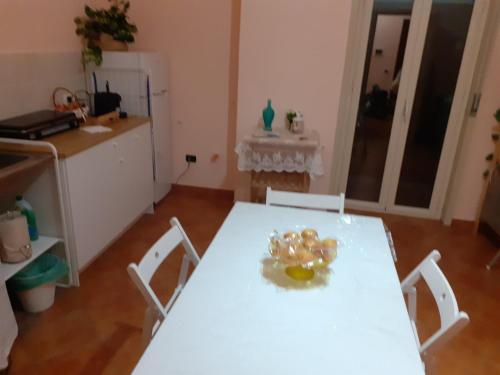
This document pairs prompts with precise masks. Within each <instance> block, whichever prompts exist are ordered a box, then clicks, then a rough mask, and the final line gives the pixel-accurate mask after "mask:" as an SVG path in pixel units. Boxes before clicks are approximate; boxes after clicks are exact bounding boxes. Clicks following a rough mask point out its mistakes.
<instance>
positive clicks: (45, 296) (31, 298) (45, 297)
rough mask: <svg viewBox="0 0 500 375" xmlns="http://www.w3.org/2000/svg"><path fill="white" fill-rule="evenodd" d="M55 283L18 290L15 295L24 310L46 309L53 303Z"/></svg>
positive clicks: (37, 310)
mask: <svg viewBox="0 0 500 375" xmlns="http://www.w3.org/2000/svg"><path fill="white" fill-rule="evenodd" d="M55 294H56V284H54V283H48V284H43V285H40V286H38V287H36V288H32V289H28V290H23V291H18V292H17V295H18V297H19V300H20V301H21V304H22V305H23V308H24V310H26V311H27V312H30V313H38V312H42V311H45V310H47V309H48V308H49V307H51V306H52V305H53V304H54V296H55Z"/></svg>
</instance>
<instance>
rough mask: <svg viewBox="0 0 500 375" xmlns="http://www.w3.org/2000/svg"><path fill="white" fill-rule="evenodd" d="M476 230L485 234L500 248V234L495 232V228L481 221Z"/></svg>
mask: <svg viewBox="0 0 500 375" xmlns="http://www.w3.org/2000/svg"><path fill="white" fill-rule="evenodd" d="M477 231H478V232H479V233H481V234H482V235H483V236H485V237H486V238H487V239H488V240H489V241H490V242H491V243H492V244H493V246H494V247H498V248H500V234H498V233H497V232H495V230H494V229H493V228H492V227H491V226H490V225H489V224H488V223H485V222H484V221H481V222H480V223H479V228H478V230H477Z"/></svg>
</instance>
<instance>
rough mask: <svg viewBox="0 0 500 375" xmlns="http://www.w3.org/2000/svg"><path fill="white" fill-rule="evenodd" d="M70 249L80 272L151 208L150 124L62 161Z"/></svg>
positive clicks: (152, 193) (152, 194) (152, 182)
mask: <svg viewBox="0 0 500 375" xmlns="http://www.w3.org/2000/svg"><path fill="white" fill-rule="evenodd" d="M61 164H62V168H63V169H64V175H65V185H66V189H65V190H66V194H67V199H66V202H67V203H68V204H67V206H68V207H67V209H66V210H67V217H68V223H69V225H68V226H69V232H70V237H71V238H72V241H71V242H72V244H71V245H70V246H71V247H73V248H74V251H73V253H76V256H77V260H78V268H79V269H80V270H81V269H82V268H84V267H85V266H87V265H88V264H89V263H90V262H91V261H92V260H93V259H94V258H95V257H96V256H97V255H98V254H99V253H100V252H101V251H102V250H103V249H104V248H105V247H106V246H108V245H109V244H110V243H111V242H112V241H113V240H114V239H115V238H116V237H118V236H119V235H120V234H121V233H122V232H123V231H124V230H125V229H127V228H128V227H129V226H130V225H131V224H132V223H133V222H134V221H135V220H136V219H137V218H138V217H139V216H140V215H141V214H142V213H144V212H145V211H146V210H147V209H148V208H150V207H152V204H153V201H154V181H153V167H152V146H151V135H150V125H149V123H145V124H143V125H141V126H138V127H136V128H134V129H132V130H130V131H128V132H126V133H122V134H120V135H118V136H116V137H114V138H112V139H110V140H108V141H106V142H103V143H100V144H98V145H96V146H94V147H92V148H89V149H87V150H85V151H83V152H80V153H78V154H76V155H74V156H71V157H69V158H67V159H64V160H62V161H61Z"/></svg>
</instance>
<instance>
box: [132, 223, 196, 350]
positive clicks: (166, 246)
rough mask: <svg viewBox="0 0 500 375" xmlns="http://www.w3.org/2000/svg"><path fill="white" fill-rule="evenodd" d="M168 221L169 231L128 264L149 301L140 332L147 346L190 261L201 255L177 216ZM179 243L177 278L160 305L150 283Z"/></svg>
mask: <svg viewBox="0 0 500 375" xmlns="http://www.w3.org/2000/svg"><path fill="white" fill-rule="evenodd" d="M170 224H171V225H172V228H170V229H169V230H168V232H166V233H165V234H164V235H163V236H162V237H161V238H160V239H159V240H158V241H157V242H156V243H155V244H154V245H153V246H152V247H151V248H150V249H149V250H148V252H147V253H146V254H145V255H144V257H143V258H142V260H141V261H140V263H139V265H137V264H135V263H131V264H129V266H128V267H127V271H128V273H129V275H130V277H131V278H132V280H133V281H134V283H135V285H136V286H137V288H138V289H139V291H140V292H141V294H142V296H143V297H144V299H145V300H146V303H147V304H148V307H147V309H146V315H145V318H144V325H143V332H142V339H143V344H144V346H147V344H148V343H149V341H151V338H152V337H153V336H154V334H155V333H156V331H157V329H158V327H159V326H160V324H161V322H162V321H163V320H164V319H165V318H166V316H167V314H168V312H169V311H170V309H171V308H172V306H173V304H174V302H175V301H176V299H177V297H178V296H179V294H180V293H181V291H182V289H183V288H184V285H185V284H186V281H187V275H188V271H189V263H193V265H194V266H195V267H196V266H197V265H198V263H199V262H200V257H199V256H198V254H197V253H196V250H195V249H194V247H193V244H192V243H191V241H190V240H189V238H188V236H187V235H186V233H185V232H184V229H182V226H181V224H180V223H179V220H177V218H175V217H174V218H172V219H170ZM181 243H182V246H183V247H184V251H185V254H184V257H183V259H182V265H181V270H180V273H179V281H178V284H177V287H176V288H175V291H174V293H173V294H172V296H171V297H170V299H169V300H168V302H167V304H166V305H165V306H163V305H162V304H161V302H160V300H159V299H158V297H157V296H156V294H155V292H154V291H153V289H152V288H151V286H150V285H149V283H150V282H151V278H152V277H153V275H154V274H155V272H156V270H157V269H158V267H159V266H160V265H161V263H162V262H163V261H164V260H165V258H166V257H167V256H168V255H169V254H170V253H171V252H172V250H174V249H175V248H176V247H177V246H178V245H179V244H181Z"/></svg>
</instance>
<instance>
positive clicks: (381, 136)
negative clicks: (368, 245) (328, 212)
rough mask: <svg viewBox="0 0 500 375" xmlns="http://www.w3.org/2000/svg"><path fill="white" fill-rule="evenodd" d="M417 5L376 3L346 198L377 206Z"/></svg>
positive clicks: (411, 3) (409, 3)
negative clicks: (402, 71)
mask: <svg viewBox="0 0 500 375" xmlns="http://www.w3.org/2000/svg"><path fill="white" fill-rule="evenodd" d="M412 7H413V1H408V0H406V1H405V0H401V1H387V0H386V1H379V0H376V1H375V2H374V4H373V11H372V17H371V27H370V34H369V37H368V48H367V53H366V59H365V61H366V62H365V68H364V72H363V83H362V88H361V94H360V98H359V107H358V116H357V121H356V130H355V133H354V142H353V145H352V152H351V162H350V166H349V173H348V180H347V189H346V196H347V198H351V199H356V200H362V201H369V202H379V199H380V192H381V188H382V179H383V176H384V169H385V164H386V159H387V151H388V147H389V139H390V136H391V130H392V122H393V118H394V109H395V106H396V101H397V98H398V90H399V83H400V79H401V69H402V66H403V58H404V55H405V51H406V45H407V40H408V30H409V27H410V19H411V12H412Z"/></svg>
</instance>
